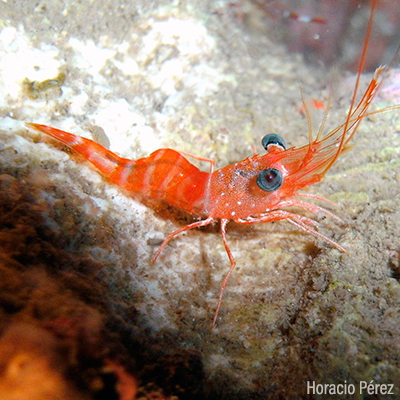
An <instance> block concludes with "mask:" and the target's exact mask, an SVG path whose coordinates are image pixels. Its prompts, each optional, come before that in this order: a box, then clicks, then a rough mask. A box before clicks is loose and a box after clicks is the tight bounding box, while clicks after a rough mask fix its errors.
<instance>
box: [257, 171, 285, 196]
mask: <svg viewBox="0 0 400 400" xmlns="http://www.w3.org/2000/svg"><path fill="white" fill-rule="evenodd" d="M282 184H283V175H282V172H281V171H278V170H277V169H274V168H267V169H264V170H262V171H261V172H260V174H259V175H258V177H257V185H258V187H259V188H260V189H262V190H264V191H266V192H273V191H275V190H278V189H279V188H280V187H281V186H282Z"/></svg>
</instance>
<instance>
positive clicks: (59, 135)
mask: <svg viewBox="0 0 400 400" xmlns="http://www.w3.org/2000/svg"><path fill="white" fill-rule="evenodd" d="M26 125H27V126H28V127H29V128H32V129H35V130H37V131H39V132H42V133H45V134H47V135H49V136H51V137H53V138H54V139H57V140H58V141H60V142H62V143H64V144H65V145H67V146H68V147H70V148H71V149H73V150H74V151H75V152H76V153H78V154H80V155H81V156H83V157H84V158H85V159H86V160H87V161H89V162H90V163H91V164H93V165H94V166H95V167H96V168H97V169H98V170H99V171H100V173H101V174H102V175H103V176H104V177H105V178H107V179H108V180H109V181H110V182H112V183H114V184H116V185H118V186H119V187H121V188H123V189H125V190H127V191H129V192H131V193H135V194H138V195H142V196H146V197H149V198H151V199H155V200H163V201H166V202H168V203H169V204H171V205H173V206H175V207H178V208H180V209H182V210H183V211H186V212H188V213H192V214H193V213H200V214H201V212H202V210H203V208H204V195H205V188H206V187H207V185H208V181H209V176H210V174H209V173H206V172H203V171H200V170H199V169H198V168H197V167H196V166H195V165H193V164H191V163H190V162H189V161H188V160H187V159H186V158H185V157H184V156H183V155H182V154H180V153H179V152H177V151H175V150H172V149H160V150H156V151H155V152H153V153H152V154H150V156H148V157H145V158H141V159H138V160H130V159H127V158H123V157H119V156H118V155H117V154H115V153H113V152H111V151H110V150H108V149H106V148H105V147H103V146H101V145H100V144H98V143H96V142H94V141H93V140H90V139H87V138H83V137H80V136H76V135H74V134H72V133H68V132H64V131H61V130H59V129H55V128H52V127H49V126H46V125H40V124H34V123H26Z"/></svg>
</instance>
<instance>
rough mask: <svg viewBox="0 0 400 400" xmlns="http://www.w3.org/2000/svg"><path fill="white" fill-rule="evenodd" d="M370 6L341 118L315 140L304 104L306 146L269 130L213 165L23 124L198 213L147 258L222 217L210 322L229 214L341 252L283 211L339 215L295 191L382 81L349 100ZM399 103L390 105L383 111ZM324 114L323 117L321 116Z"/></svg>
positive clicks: (114, 178) (139, 189)
mask: <svg viewBox="0 0 400 400" xmlns="http://www.w3.org/2000/svg"><path fill="white" fill-rule="evenodd" d="M374 7H375V2H373V3H372V13H371V19H370V22H369V26H368V30H367V38H366V40H365V44H364V49H363V52H362V58H361V62H360V67H359V70H358V77H357V80H356V84H355V89H354V94H353V97H352V100H351V105H350V109H349V112H348V115H347V118H346V120H345V122H344V123H343V124H342V125H340V126H338V127H337V128H335V129H333V130H332V131H330V132H329V133H327V134H326V135H324V134H323V128H324V126H323V125H324V124H323V123H322V124H321V127H320V129H319V130H318V132H317V134H316V137H315V138H314V137H313V136H314V135H313V132H312V129H311V123H310V116H309V112H308V110H307V107H306V105H305V104H304V107H305V112H306V115H307V119H308V126H309V129H308V135H309V143H308V144H307V145H306V146H303V147H300V148H296V147H291V148H288V149H287V148H286V144H285V142H284V140H283V139H282V138H281V137H279V136H278V135H274V134H270V135H267V136H265V137H264V138H263V140H262V144H263V147H264V148H265V150H266V154H261V155H260V154H258V155H255V156H253V157H251V158H247V159H245V160H243V161H240V162H238V163H235V164H233V165H228V166H226V167H224V168H221V169H218V170H216V171H215V170H214V166H215V163H214V161H212V160H209V159H206V158H201V157H197V156H193V155H190V154H188V153H184V152H180V153H179V152H177V151H175V150H172V149H160V150H157V151H155V152H153V153H152V154H150V156H148V157H145V158H141V159H139V160H129V159H126V158H121V157H119V156H118V155H116V154H114V153H112V152H111V151H109V150H108V149H106V148H104V147H103V146H101V145H100V144H98V143H95V142H94V141H92V140H90V139H85V138H82V137H79V136H75V135H73V134H71V133H67V132H64V131H61V130H58V129H55V128H51V127H48V126H45V125H39V124H33V123H28V124H27V125H28V126H29V127H30V128H33V129H35V130H38V131H40V132H43V133H46V134H48V135H50V136H52V137H53V138H55V139H57V140H59V141H61V142H62V143H64V144H66V145H67V146H69V147H70V148H72V149H73V150H74V151H75V152H77V153H79V154H81V155H82V156H83V157H84V158H85V159H86V160H88V161H90V162H91V163H92V164H93V165H94V166H95V167H96V168H97V169H98V170H99V171H100V173H101V174H102V175H103V176H104V177H105V178H106V179H107V180H108V181H110V182H112V183H114V184H116V185H118V186H120V187H121V188H124V189H126V190H128V191H130V192H132V193H135V194H139V195H142V196H145V197H147V198H151V199H155V200H163V201H166V202H167V203H169V204H170V205H172V206H174V207H177V208H178V209H181V210H183V211H186V212H188V213H190V214H193V215H196V216H199V217H201V218H202V219H201V220H199V221H196V222H193V223H191V224H189V225H186V226H184V227H181V228H179V229H177V230H176V231H174V232H172V233H170V234H169V235H168V236H167V237H166V238H165V240H164V242H163V243H162V245H161V246H160V248H159V249H158V251H157V253H156V255H155V257H154V260H153V262H155V261H156V259H157V258H158V256H159V255H160V253H161V251H162V250H163V249H164V248H165V246H166V245H167V244H168V242H169V241H170V240H171V239H172V238H174V237H175V236H176V235H178V234H179V233H181V232H185V231H187V230H189V229H193V228H198V227H202V226H206V225H209V224H213V223H215V222H217V221H218V220H220V232H221V236H222V240H223V244H224V247H225V250H226V253H227V255H228V257H229V261H230V268H229V270H228V272H227V274H226V275H225V278H224V279H223V281H222V284H221V289H220V292H219V297H218V302H217V307H216V310H215V313H214V317H213V320H212V327H214V326H215V324H216V322H217V318H218V314H219V311H220V308H221V304H222V298H223V294H224V290H225V287H226V285H227V282H228V279H229V277H230V275H231V273H232V271H233V270H234V268H235V265H236V261H235V259H234V257H233V254H232V251H231V249H230V247H229V244H228V241H227V237H226V227H227V224H228V222H229V221H230V220H233V221H235V222H236V223H239V224H244V225H252V224H257V223H264V222H271V221H279V220H286V221H288V222H289V223H291V224H293V225H294V226H296V227H297V228H300V229H302V230H304V231H306V232H307V233H310V234H311V235H314V236H316V237H319V238H322V239H324V240H326V241H327V242H329V243H330V244H331V245H333V246H335V247H336V248H338V249H339V250H341V251H343V252H344V251H345V250H344V248H343V247H342V246H340V245H339V244H337V243H335V242H334V241H333V240H331V239H329V238H328V237H326V236H324V235H322V234H321V233H319V232H318V231H317V230H316V226H317V222H316V221H315V220H313V219H311V218H309V217H306V216H303V215H300V214H297V213H295V212H292V211H288V210H286V209H287V208H292V207H296V208H300V209H302V210H304V211H306V212H308V213H311V214H316V213H319V212H322V213H324V214H326V215H328V216H330V217H333V218H336V219H339V218H338V217H336V216H335V215H334V214H332V213H331V212H330V211H328V210H326V209H324V208H322V207H320V206H317V205H314V204H310V203H307V202H305V201H302V200H300V199H299V198H303V199H304V198H312V199H317V200H322V201H325V202H328V203H330V201H329V200H326V199H324V198H322V197H319V196H316V195H313V194H308V193H301V192H299V191H300V190H301V189H303V188H305V187H307V186H309V185H312V184H314V183H316V182H319V181H320V180H321V179H322V178H323V177H324V175H325V174H326V173H327V172H328V170H329V169H330V168H331V167H332V165H333V163H334V162H335V161H336V160H337V159H338V157H339V156H340V155H341V154H343V152H345V151H346V150H348V149H349V147H350V145H349V142H350V140H351V139H352V137H353V136H354V134H355V132H356V130H357V128H358V126H359V124H360V122H361V121H362V119H363V118H364V117H365V116H367V115H370V114H371V113H369V114H368V113H367V112H368V108H369V106H370V104H371V101H372V99H373V98H374V96H375V95H376V93H377V90H378V88H379V86H380V82H381V78H382V72H383V70H384V68H382V67H381V68H378V69H377V70H376V72H375V74H374V76H373V78H372V79H371V81H370V83H369V85H368V87H367V89H366V90H365V93H364V95H363V96H362V98H361V100H360V101H359V102H358V104H357V105H356V101H355V98H356V94H357V91H358V86H359V80H360V76H361V71H362V69H363V64H364V60H365V54H366V48H367V44H368V35H369V33H370V31H371V26H372V15H373V11H374ZM398 107H399V106H393V107H392V108H389V109H394V108H398ZM327 108H328V107H327ZM325 119H326V115H325V118H324V120H323V121H325ZM184 155H185V156H190V157H193V158H195V159H198V160H202V161H207V162H209V163H210V172H204V171H201V170H200V169H198V168H197V167H196V166H194V165H192V164H191V163H190V162H189V161H188V160H187V159H186V158H185V157H184Z"/></svg>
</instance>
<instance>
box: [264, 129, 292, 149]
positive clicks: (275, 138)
mask: <svg viewBox="0 0 400 400" xmlns="http://www.w3.org/2000/svg"><path fill="white" fill-rule="evenodd" d="M261 143H262V145H263V147H264V149H265V150H267V151H268V146H269V145H270V144H275V145H276V146H279V147H282V150H286V142H285V141H284V140H283V138H282V137H281V136H279V135H277V134H275V133H270V134H269V135H265V136H264V137H263V138H262V140H261Z"/></svg>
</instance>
